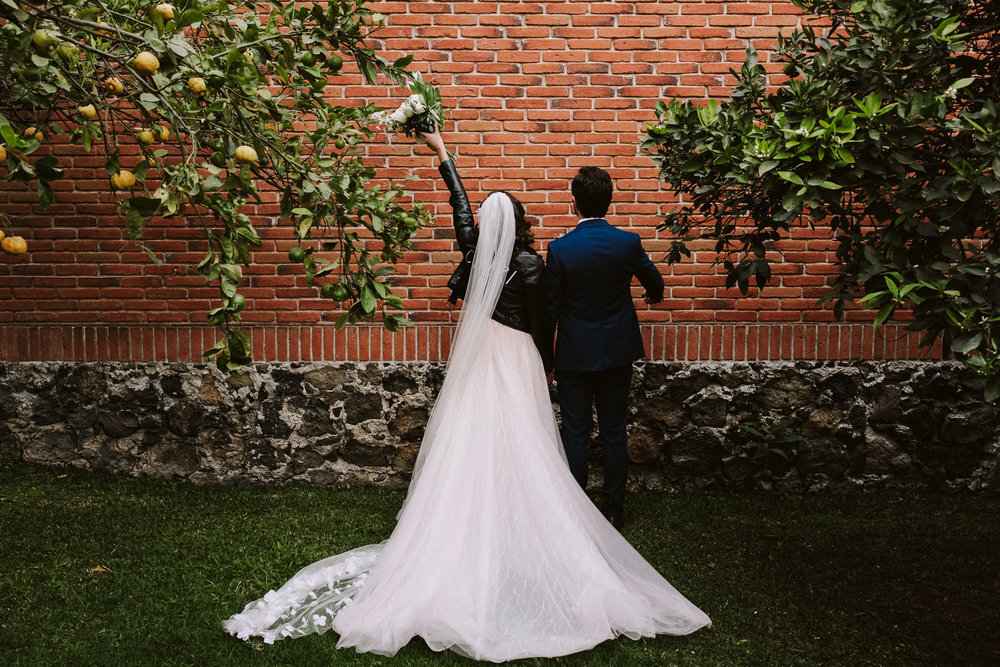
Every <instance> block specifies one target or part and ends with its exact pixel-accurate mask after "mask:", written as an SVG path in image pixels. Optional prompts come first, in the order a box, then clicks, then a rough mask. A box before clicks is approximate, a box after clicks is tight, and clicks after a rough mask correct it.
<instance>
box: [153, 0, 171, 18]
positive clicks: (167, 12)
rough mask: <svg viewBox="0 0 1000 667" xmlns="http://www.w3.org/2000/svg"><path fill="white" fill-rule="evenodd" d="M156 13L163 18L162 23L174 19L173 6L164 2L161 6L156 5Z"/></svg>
mask: <svg viewBox="0 0 1000 667" xmlns="http://www.w3.org/2000/svg"><path fill="white" fill-rule="evenodd" d="M156 11H157V13H159V15H160V16H162V17H163V20H164V21H169V20H170V19H172V18H174V6H173V5H171V4H170V3H169V2H164V3H163V4H160V5H156Z"/></svg>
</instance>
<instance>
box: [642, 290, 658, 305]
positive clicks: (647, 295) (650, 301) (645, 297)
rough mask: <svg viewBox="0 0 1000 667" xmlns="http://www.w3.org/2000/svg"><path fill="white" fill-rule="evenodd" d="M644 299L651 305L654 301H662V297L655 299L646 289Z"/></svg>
mask: <svg viewBox="0 0 1000 667" xmlns="http://www.w3.org/2000/svg"><path fill="white" fill-rule="evenodd" d="M642 300H643V301H645V302H646V303H648V304H649V305H651V306H652V305H653V304H654V303H659V302H660V299H654V298H653V297H651V296H649V293H648V292H646V290H643V291H642Z"/></svg>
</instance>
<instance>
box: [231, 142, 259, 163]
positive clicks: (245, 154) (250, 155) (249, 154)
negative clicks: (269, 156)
mask: <svg viewBox="0 0 1000 667" xmlns="http://www.w3.org/2000/svg"><path fill="white" fill-rule="evenodd" d="M234 155H235V157H236V159H237V160H239V161H240V162H249V163H251V164H252V163H255V162H257V151H255V150H254V149H253V148H252V147H250V146H237V147H236V152H235V153H234Z"/></svg>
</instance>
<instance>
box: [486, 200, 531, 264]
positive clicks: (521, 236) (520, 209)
mask: <svg viewBox="0 0 1000 667" xmlns="http://www.w3.org/2000/svg"><path fill="white" fill-rule="evenodd" d="M494 192H499V193H502V194H505V195H507V198H508V199H510V203H511V204H513V205H514V254H515V255H516V254H517V253H519V252H521V251H522V250H531V248H532V246H533V245H534V244H535V235H534V234H533V233H532V232H531V222H529V221H528V219H527V218H526V217H525V215H524V206H523V205H522V204H521V202H520V201H518V199H517V197H515V196H514V195H512V194H511V193H509V192H507V191H506V190H494ZM491 194H492V193H491Z"/></svg>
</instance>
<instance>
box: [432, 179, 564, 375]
mask: <svg viewBox="0 0 1000 667" xmlns="http://www.w3.org/2000/svg"><path fill="white" fill-rule="evenodd" d="M438 170H439V171H440V172H441V177H442V178H443V179H444V182H445V184H446V185H447V186H448V191H449V192H450V193H451V197H450V198H449V200H448V203H449V204H451V210H452V219H453V222H454V225H455V238H456V239H458V247H459V249H461V251H462V256H463V257H464V258H465V260H470V261H471V259H472V255H473V252H474V251H475V249H476V241H477V240H478V238H479V229H478V228H477V227H476V226H475V224H474V223H473V219H472V206H471V205H470V204H469V197H468V195H466V194H465V187H464V186H463V185H462V179H461V178H459V176H458V171H456V170H455V164H454V163H453V162H452V161H451V160H448V161H446V162H442V163H441V165H440V166H439V167H438ZM465 260H463V261H465ZM468 278H469V274H468V272H467V271H464V272H463V270H462V267H461V266H460V267H459V268H458V269H456V271H455V275H453V276H452V279H451V280H450V281H449V282H448V286H449V287H451V288H452V297H453V300H454V298H455V297H457V298H462V297H464V295H465V287H466V285H465V283H466V281H468ZM493 319H494V320H495V321H497V322H499V323H500V324H503V325H506V326H508V327H511V328H513V329H517V330H518V331H524V332H526V333H529V334H531V338H532V340H534V342H535V347H536V348H538V353H539V354H540V355H541V357H542V365H543V366H544V367H545V370H546V371H550V370H552V368H553V367H554V366H555V360H554V355H553V348H552V340H553V327H552V324H551V320H550V317H549V307H548V301H547V296H546V292H545V262H544V261H543V260H542V258H541V257H540V256H539V255H538V253H536V252H535V251H534V250H521V251H520V252H518V253H517V254H515V255H514V257H512V258H511V260H510V266H509V267H508V269H507V281H506V282H505V283H504V288H503V290H502V291H501V292H500V299H499V301H497V306H496V308H495V309H494V310H493Z"/></svg>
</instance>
